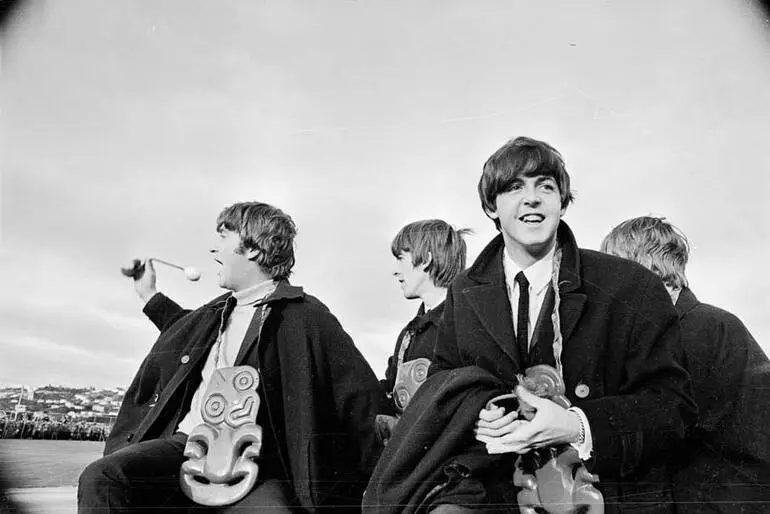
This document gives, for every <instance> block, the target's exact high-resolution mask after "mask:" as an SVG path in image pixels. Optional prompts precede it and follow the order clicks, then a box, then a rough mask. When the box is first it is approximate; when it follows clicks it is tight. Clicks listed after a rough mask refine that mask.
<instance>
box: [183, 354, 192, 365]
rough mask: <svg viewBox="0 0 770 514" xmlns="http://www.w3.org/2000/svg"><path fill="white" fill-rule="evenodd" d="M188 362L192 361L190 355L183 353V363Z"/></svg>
mask: <svg viewBox="0 0 770 514" xmlns="http://www.w3.org/2000/svg"><path fill="white" fill-rule="evenodd" d="M188 362H190V356H189V355H182V364H187V363H188Z"/></svg>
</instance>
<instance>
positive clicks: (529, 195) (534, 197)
mask: <svg viewBox="0 0 770 514" xmlns="http://www.w3.org/2000/svg"><path fill="white" fill-rule="evenodd" d="M524 201H525V202H526V204H527V205H538V204H539V203H540V193H539V191H538V189H537V187H535V186H528V187H527V188H526V189H525V190H524Z"/></svg>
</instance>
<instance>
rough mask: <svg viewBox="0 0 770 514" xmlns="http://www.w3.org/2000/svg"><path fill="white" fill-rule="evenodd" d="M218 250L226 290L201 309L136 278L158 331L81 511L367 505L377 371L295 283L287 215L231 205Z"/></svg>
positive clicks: (146, 272) (83, 486)
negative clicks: (363, 500) (184, 304)
mask: <svg viewBox="0 0 770 514" xmlns="http://www.w3.org/2000/svg"><path fill="white" fill-rule="evenodd" d="M216 227H217V240H216V242H215V244H214V245H213V247H212V249H211V253H212V255H213V257H214V260H215V261H216V262H217V263H219V264H220V265H221V268H220V271H219V282H220V286H221V287H222V288H224V289H227V290H229V291H230V292H228V293H227V294H224V295H222V296H220V297H219V298H216V299H214V300H213V301H211V302H210V303H208V304H206V305H204V306H203V307H200V308H199V309H197V310H195V311H186V310H183V309H182V308H181V307H180V306H179V305H177V304H176V303H175V302H173V301H172V300H170V299H169V298H167V297H166V296H164V295H163V294H162V293H158V292H157V291H156V290H155V280H154V270H153V269H152V264H151V261H147V262H146V263H145V266H144V269H143V273H137V275H136V276H135V280H136V282H135V285H136V289H137V292H138V293H139V295H140V296H141V297H142V298H143V299H144V300H145V302H146V305H145V307H144V312H145V314H147V316H148V317H149V318H150V319H151V320H152V321H153V322H154V323H155V324H156V325H157V326H158V328H159V329H160V331H161V334H160V337H159V338H158V340H157V342H156V343H155V345H154V346H153V348H152V350H151V351H150V354H149V355H148V356H147V357H146V359H145V360H144V362H143V363H142V365H141V367H140V369H139V372H138V373H137V375H136V377H135V378H134V381H133V382H132V384H131V386H130V387H129V389H128V391H127V393H126V396H125V399H124V402H123V405H122V406H121V409H120V413H119V414H118V418H117V420H116V422H115V426H114V428H113V430H112V432H111V434H110V437H109V439H108V441H107V445H106V448H105V456H104V457H102V458H101V459H99V460H97V461H96V462H94V463H92V464H91V465H89V466H88V467H87V468H86V470H85V471H84V472H83V474H82V475H81V477H80V483H79V488H78V508H79V511H80V512H83V513H85V512H127V511H131V512H135V511H137V510H139V511H146V512H150V511H157V510H159V509H165V508H187V509H197V508H201V509H203V508H212V507H213V508H217V509H219V510H220V511H223V510H224V511H227V510H243V509H248V510H256V511H257V512H260V511H262V512H304V511H314V512H324V511H326V510H334V511H335V512H346V511H353V512H355V511H357V510H358V509H360V501H361V494H362V492H363V488H364V486H365V484H366V481H367V479H368V476H369V473H370V471H371V468H372V467H373V466H374V463H375V462H376V458H377V451H378V450H377V448H378V445H377V442H376V438H375V434H374V432H373V430H372V427H373V423H374V417H375V415H376V413H377V411H378V402H379V399H380V398H381V396H382V394H383V393H382V392H381V390H380V387H379V383H378V381H377V379H376V377H375V375H374V373H373V372H372V370H371V368H370V367H369V365H368V364H367V363H366V361H365V360H364V358H363V356H362V355H361V354H360V353H359V351H358V350H357V349H356V347H355V345H354V344H353V341H352V340H351V339H350V337H349V336H348V334H347V333H346V332H345V331H344V330H343V329H342V327H341V326H340V324H339V322H338V321H337V319H336V318H335V317H334V316H333V315H332V314H331V313H330V312H329V310H328V309H327V308H326V306H325V305H323V304H322V303H321V302H320V301H318V300H317V299H316V298H314V297H313V296H310V295H308V294H306V293H304V292H303V290H302V288H300V287H296V286H293V285H291V284H289V282H288V280H287V279H288V277H289V274H290V273H291V269H292V267H293V265H294V236H295V234H296V229H295V226H294V223H293V221H292V220H291V218H290V217H289V216H288V215H286V214H285V213H283V212H282V211H281V210H279V209H277V208H275V207H272V206H270V205H267V204H264V203H258V202H249V203H238V204H235V205H232V206H230V207H228V208H226V209H225V210H224V211H222V213H221V214H220V215H219V217H218V219H217V223H216Z"/></svg>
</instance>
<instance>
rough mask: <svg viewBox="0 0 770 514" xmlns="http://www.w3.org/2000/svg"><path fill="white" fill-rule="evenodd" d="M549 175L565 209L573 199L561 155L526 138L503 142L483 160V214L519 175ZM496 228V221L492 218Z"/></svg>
mask: <svg viewBox="0 0 770 514" xmlns="http://www.w3.org/2000/svg"><path fill="white" fill-rule="evenodd" d="M537 176H546V177H551V178H552V179H554V180H555V181H556V185H557V186H558V187H559V194H560V196H561V207H562V209H565V208H566V207H567V206H568V205H569V204H570V202H572V201H573V200H574V199H575V198H574V196H573V194H572V191H571V189H570V181H569V173H567V169H566V168H565V166H564V159H563V158H562V156H561V154H560V153H559V152H558V151H557V150H556V149H555V148H554V147H552V146H551V145H549V144H548V143H545V142H543V141H538V140H536V139H531V138H528V137H517V138H516V139H512V140H510V141H508V142H507V143H505V144H504V145H503V146H502V147H500V149H498V150H497V151H496V152H495V153H493V154H492V156H491V157H490V158H489V159H487V162H485V163H484V170H483V171H482V173H481V179H479V186H478V190H479V198H480V199H481V206H482V207H483V208H484V212H485V213H487V214H488V213H490V212H495V211H497V205H496V200H497V195H500V194H503V193H507V192H508V191H510V190H511V189H512V188H513V185H514V183H515V182H516V181H517V180H518V179H519V178H521V177H537ZM493 221H494V222H495V226H496V227H497V228H498V230H499V229H500V220H497V219H495V220H493Z"/></svg>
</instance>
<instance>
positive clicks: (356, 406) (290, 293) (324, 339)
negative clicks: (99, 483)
mask: <svg viewBox="0 0 770 514" xmlns="http://www.w3.org/2000/svg"><path fill="white" fill-rule="evenodd" d="M227 296H228V295H223V296H221V297H219V298H216V299H215V300H213V301H212V302H210V303H208V304H206V305H204V306H202V307H200V308H199V309H197V310H195V311H192V312H191V311H185V310H183V309H182V308H181V307H179V306H178V305H177V304H176V303H174V302H173V301H171V300H170V299H168V298H167V297H165V296H164V295H162V294H158V295H156V296H155V297H153V298H152V299H151V300H150V301H149V302H148V304H147V305H146V307H145V313H146V314H147V315H148V316H149V317H150V319H152V320H153V322H155V323H156V325H158V328H159V329H160V330H161V334H160V337H159V338H158V340H157V342H156V343H155V345H154V346H153V347H152V350H151V351H150V354H149V355H148V356H147V357H146V358H145V360H144V362H143V363H142V365H141V367H140V369H139V371H138V373H137V375H136V377H135V378H134V380H133V382H132V383H131V386H130V387H129V388H128V390H127V392H126V396H125V399H124V401H123V405H122V406H121V409H120V412H119V414H118V417H117V420H116V422H115V425H114V427H113V430H112V432H111V433H110V437H109V439H108V441H107V445H106V448H105V454H109V453H112V452H114V451H116V450H118V449H120V448H121V447H123V446H125V445H127V444H133V443H137V442H139V441H144V440H148V439H154V438H158V437H163V436H167V435H170V434H172V433H173V432H174V431H175V430H176V427H177V425H178V423H179V421H180V420H181V419H182V417H183V416H184V415H185V414H186V413H187V411H188V410H189V407H190V401H191V399H192V395H193V394H194V393H195V390H196V389H197V387H198V386H199V385H200V380H201V376H200V369H201V367H202V365H203V363H204V362H205V359H206V357H207V355H208V354H209V351H210V349H211V346H212V345H213V343H214V341H215V338H216V334H217V331H218V327H219V322H220V317H221V313H222V310H223V309H224V304H225V300H226V298H227ZM268 305H269V306H270V311H269V314H268V316H267V318H266V319H265V321H264V325H263V327H262V331H261V337H260V339H259V343H258V344H259V345H275V347H276V348H277V350H278V359H279V362H280V375H281V377H280V379H281V388H282V391H283V400H284V401H283V406H282V407H283V415H284V424H285V427H286V439H287V440H286V448H287V449H288V454H289V455H288V457H289V467H290V470H287V471H288V474H289V475H290V478H291V480H292V483H293V485H294V489H295V492H296V494H297V497H298V498H299V501H300V502H301V505H302V507H304V508H305V509H307V510H308V511H319V510H320V511H324V508H323V507H325V506H328V507H331V506H333V505H336V506H337V507H344V506H346V505H347V506H349V507H350V508H351V509H352V510H358V509H359V508H360V499H361V495H362V493H363V490H364V487H365V485H366V482H367V480H368V477H369V474H370V473H371V470H372V469H373V467H374V464H375V463H376V460H377V456H378V452H379V446H378V444H377V442H376V437H375V434H374V431H373V429H372V427H373V425H374V417H375V415H376V414H377V411H378V402H379V399H380V398H381V397H382V392H381V389H380V387H379V382H378V381H377V378H376V377H375V375H374V373H373V372H372V370H371V368H370V367H369V365H368V364H367V362H366V361H365V360H364V358H363V356H362V355H361V353H360V352H359V351H358V349H357V348H356V347H355V345H354V343H353V341H352V340H351V338H350V336H348V334H347V333H346V332H345V331H344V330H343V329H342V327H341V326H340V324H339V322H338V321H337V319H336V318H335V317H334V316H333V315H332V314H331V313H330V312H329V310H328V309H327V307H326V306H325V305H324V304H322V303H321V302H320V301H319V300H318V299H316V298H314V297H313V296H310V295H308V294H305V293H304V292H303V291H302V288H300V287H294V286H291V285H289V283H288V282H285V281H284V282H280V283H279V284H278V286H277V288H276V290H275V292H274V293H273V294H272V295H271V296H270V297H269V298H268ZM256 339H257V334H256V333H255V332H254V331H251V330H249V331H248V332H247V334H246V338H245V339H244V343H243V345H244V346H246V347H249V348H250V350H249V351H248V352H246V353H245V355H243V358H242V360H241V361H240V362H238V364H247V365H250V366H253V367H254V368H256V369H259V367H260V363H259V358H258V348H257V346H258V345H257V344H254V343H256V341H255V340H256ZM268 408H269V406H268ZM337 511H339V509H337Z"/></svg>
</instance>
